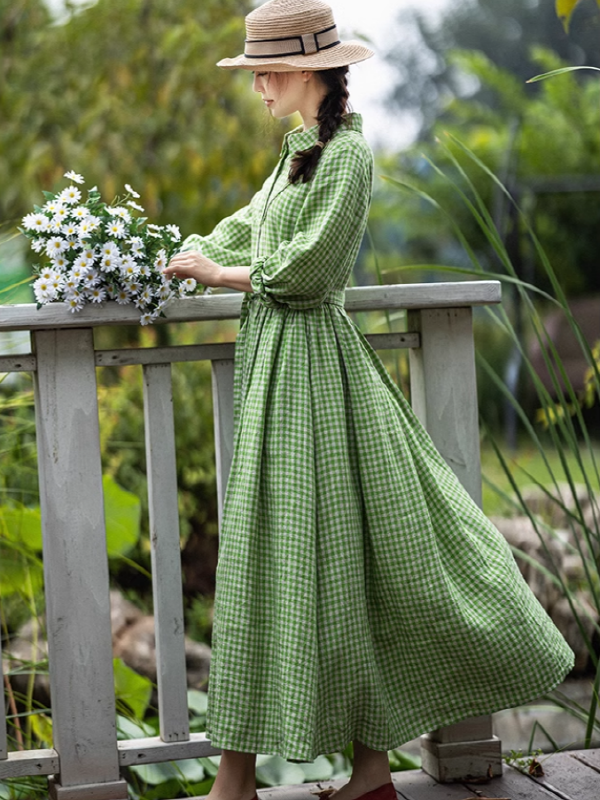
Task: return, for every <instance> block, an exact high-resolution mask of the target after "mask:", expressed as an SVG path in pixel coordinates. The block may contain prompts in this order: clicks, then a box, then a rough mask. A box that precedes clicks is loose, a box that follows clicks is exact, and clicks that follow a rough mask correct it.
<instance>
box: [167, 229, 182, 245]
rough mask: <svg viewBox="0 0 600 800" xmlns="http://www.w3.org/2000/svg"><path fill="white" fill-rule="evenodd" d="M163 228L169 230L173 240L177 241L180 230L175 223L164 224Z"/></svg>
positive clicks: (179, 236)
mask: <svg viewBox="0 0 600 800" xmlns="http://www.w3.org/2000/svg"><path fill="white" fill-rule="evenodd" d="M165 229H166V230H168V231H169V233H170V234H171V239H172V240H173V241H174V242H178V241H179V240H180V239H181V231H180V230H179V228H178V226H177V225H165Z"/></svg>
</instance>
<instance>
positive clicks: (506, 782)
mask: <svg viewBox="0 0 600 800" xmlns="http://www.w3.org/2000/svg"><path fill="white" fill-rule="evenodd" d="M539 760H540V763H541V764H542V768H543V770H544V775H543V776H542V777H539V778H535V777H532V776H530V775H527V774H525V773H523V772H521V771H520V770H518V769H515V767H512V766H507V765H506V764H504V765H503V773H502V776H498V777H495V778H491V779H490V780H485V781H482V782H466V783H438V782H437V781H435V780H434V779H433V778H431V777H430V776H429V775H427V774H426V773H425V772H423V770H421V769H413V770H407V771H405V772H395V773H394V774H393V775H392V778H393V781H394V786H395V787H396V793H397V796H398V800H487V798H489V800H492V798H493V800H600V749H598V750H568V751H564V752H562V753H555V754H546V755H542V756H540V757H539ZM343 783H345V781H343V780H342V781H322V782H321V783H304V784H301V785H298V786H279V787H276V788H274V789H260V790H259V792H258V796H259V798H260V800H318V799H319V795H320V794H321V793H322V792H325V790H327V789H329V788H334V789H335V788H338V787H340V786H341V785H343ZM192 800H201V798H192ZM323 800H325V797H323Z"/></svg>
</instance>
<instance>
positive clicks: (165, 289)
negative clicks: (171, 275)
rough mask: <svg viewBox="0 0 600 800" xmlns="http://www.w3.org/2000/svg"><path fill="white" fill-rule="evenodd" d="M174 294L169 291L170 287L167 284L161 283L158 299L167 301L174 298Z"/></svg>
mask: <svg viewBox="0 0 600 800" xmlns="http://www.w3.org/2000/svg"><path fill="white" fill-rule="evenodd" d="M174 296H175V295H174V293H173V292H172V290H171V287H170V286H169V284H168V283H163V284H162V286H161V287H160V289H159V290H158V297H159V298H160V299H161V300H164V301H167V300H170V299H171V298H172V297H174Z"/></svg>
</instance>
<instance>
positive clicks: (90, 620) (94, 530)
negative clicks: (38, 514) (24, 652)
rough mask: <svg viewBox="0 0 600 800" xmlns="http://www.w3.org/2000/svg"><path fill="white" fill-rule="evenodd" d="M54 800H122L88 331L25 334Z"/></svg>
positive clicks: (124, 788)
mask: <svg viewBox="0 0 600 800" xmlns="http://www.w3.org/2000/svg"><path fill="white" fill-rule="evenodd" d="M33 338H34V346H35V351H36V354H37V372H36V377H35V394H36V430H37V447H38V469H39V483H40V502H41V510H42V532H43V549H44V579H45V592H46V627H47V632H48V657H49V668H50V687H51V697H52V722H53V739H54V748H55V750H56V751H57V752H58V755H59V759H60V761H59V764H60V766H59V769H60V772H59V774H58V775H55V776H54V778H53V779H51V780H50V797H51V798H56V800H126V798H127V784H126V783H125V781H123V780H120V776H119V761H118V751H117V734H116V713H115V695H114V679H113V668H112V644H111V630H110V604H109V582H108V558H107V552H106V535H105V525H104V507H103V493H102V469H101V461H100V437H99V429H98V402H97V394H96V373H95V364H94V346H93V336H92V330H91V329H83V330H77V329H73V330H61V329H57V330H45V331H38V332H36V333H34V334H33Z"/></svg>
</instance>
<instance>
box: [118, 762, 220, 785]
mask: <svg viewBox="0 0 600 800" xmlns="http://www.w3.org/2000/svg"><path fill="white" fill-rule="evenodd" d="M131 769H132V771H133V772H135V773H136V774H137V775H139V776H140V778H141V779H142V780H143V781H145V782H146V783H149V784H150V785H151V786H158V784H160V783H165V781H170V780H173V779H174V778H175V779H179V780H185V781H194V782H196V781H201V780H202V779H203V778H204V768H203V767H202V764H201V763H200V761H199V759H197V758H196V759H189V758H188V759H185V761H168V762H166V763H164V764H142V765H139V766H134V767H131Z"/></svg>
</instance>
